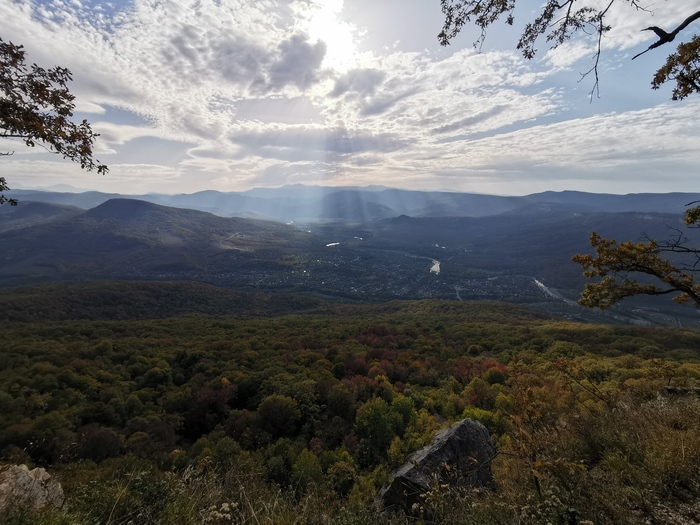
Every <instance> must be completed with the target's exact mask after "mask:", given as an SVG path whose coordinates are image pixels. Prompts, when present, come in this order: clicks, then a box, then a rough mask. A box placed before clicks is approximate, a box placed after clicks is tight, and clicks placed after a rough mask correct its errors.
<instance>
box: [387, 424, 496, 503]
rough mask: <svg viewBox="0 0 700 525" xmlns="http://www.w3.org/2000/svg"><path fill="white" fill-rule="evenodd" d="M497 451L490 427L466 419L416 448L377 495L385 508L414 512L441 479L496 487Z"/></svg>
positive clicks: (461, 483) (475, 485)
mask: <svg viewBox="0 0 700 525" xmlns="http://www.w3.org/2000/svg"><path fill="white" fill-rule="evenodd" d="M495 454H496V452H495V449H494V446H493V443H492V442H491V436H490V435H489V432H488V430H486V427H484V425H482V424H481V423H479V422H477V421H473V420H471V419H464V420H462V421H460V422H459V423H455V424H454V425H452V426H451V427H450V428H447V429H445V430H442V431H440V432H438V433H437V434H436V436H435V438H434V439H433V442H432V443H431V444H430V445H428V446H427V447H424V448H422V449H421V450H418V451H417V452H414V453H413V454H412V455H411V456H410V457H409V459H408V461H407V462H406V463H404V464H403V465H402V466H401V467H399V468H398V469H396V470H395V471H394V472H393V473H392V476H393V479H392V481H391V483H389V485H388V486H386V487H384V488H383V489H382V490H381V491H380V492H379V495H378V496H377V502H376V503H377V506H378V507H379V508H380V509H383V510H385V511H389V512H393V511H398V510H404V511H406V512H408V513H412V509H413V508H414V504H418V505H420V503H421V495H422V494H425V493H426V492H428V491H429V490H430V488H431V486H432V485H433V484H434V483H435V482H436V481H437V482H439V483H441V484H444V483H448V484H450V485H454V486H459V487H486V488H493V487H494V481H493V474H492V473H491V460H492V459H493V457H494V456H495Z"/></svg>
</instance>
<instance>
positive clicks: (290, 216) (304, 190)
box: [8, 185, 700, 222]
mask: <svg viewBox="0 0 700 525" xmlns="http://www.w3.org/2000/svg"><path fill="white" fill-rule="evenodd" d="M8 195H9V196H12V197H14V198H16V199H19V200H20V202H21V201H32V202H42V203H51V204H60V205H64V206H75V207H78V208H82V209H89V208H94V207H95V206H98V205H100V204H102V203H104V202H106V201H108V200H110V199H114V198H129V199H136V200H142V201H146V202H151V203H154V204H161V205H164V206H172V207H176V208H187V209H193V210H199V211H205V212H209V213H213V214H215V215H220V216H222V217H244V218H260V219H270V220H277V221H285V222H289V221H297V222H309V221H319V220H344V221H351V222H364V221H369V220H375V219H386V218H391V217H398V216H400V215H408V216H410V217H485V216H490V215H496V214H500V213H505V212H510V211H515V210H520V209H527V208H531V207H533V206H535V207H537V206H548V205H563V206H566V207H567V209H569V210H572V211H574V210H575V211H580V212H628V211H634V212H654V213H681V212H682V211H683V210H684V207H685V205H686V204H688V203H689V202H692V201H696V200H698V199H700V193H665V194H651V193H639V194H629V195H610V194H595V193H583V192H577V191H564V192H544V193H536V194H532V195H527V196H524V197H501V196H495V195H480V194H473V193H451V192H429V191H409V190H398V189H390V188H383V187H379V186H373V187H367V188H332V187H322V186H303V185H292V186H284V187H282V188H257V189H253V190H249V191H246V192H241V193H223V192H219V191H214V190H207V191H201V192H198V193H192V194H179V195H162V194H146V195H120V194H110V193H101V192H96V191H88V192H83V193H63V192H48V191H34V190H15V191H11V192H9V193H8Z"/></svg>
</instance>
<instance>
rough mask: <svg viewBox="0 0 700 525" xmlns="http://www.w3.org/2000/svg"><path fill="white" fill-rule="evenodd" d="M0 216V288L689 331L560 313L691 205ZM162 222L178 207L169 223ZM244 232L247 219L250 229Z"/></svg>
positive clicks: (39, 199)
mask: <svg viewBox="0 0 700 525" xmlns="http://www.w3.org/2000/svg"><path fill="white" fill-rule="evenodd" d="M12 195H13V196H15V197H16V198H18V199H19V200H20V205H19V206H17V207H9V206H6V207H3V208H0V217H1V222H0V242H2V243H3V245H4V246H12V249H11V250H6V251H5V253H4V254H3V256H2V260H1V261H0V280H1V282H2V284H3V286H5V287H12V286H27V285H34V284H42V283H50V282H57V281H58V282H70V281H89V280H157V281H187V280H193V281H200V282H203V283H208V284H211V285H215V286H218V287H223V288H228V289H234V290H240V291H256V292H274V293H278V292H281V293H287V294H303V295H307V296H314V297H318V298H323V299H326V300H331V301H341V302H381V301H388V300H392V299H425V298H439V299H449V300H456V301H463V300H474V299H489V300H503V301H509V302H515V303H521V304H527V305H531V306H534V307H536V308H539V309H543V310H546V311H548V312H551V313H554V314H558V315H564V316H566V317H569V318H572V319H580V320H588V321H592V320H595V321H604V322H618V323H633V324H641V325H653V324H671V325H678V324H680V325H687V326H696V325H697V323H698V316H697V314H696V312H695V311H694V310H693V309H692V308H687V307H680V306H678V305H675V303H673V302H671V301H670V300H669V299H665V298H663V299H656V300H654V301H649V300H647V301H644V300H636V301H628V302H626V303H623V304H622V305H620V306H618V307H616V308H614V309H613V310H611V311H608V312H599V311H597V310H591V309H588V308H582V307H579V306H578V305H576V304H575V301H576V300H577V299H578V297H579V295H580V292H581V290H582V288H583V285H584V282H585V280H584V279H583V277H582V275H581V268H580V266H579V265H576V264H574V263H572V262H571V257H572V256H573V255H574V254H577V253H587V252H590V246H589V245H588V238H589V235H590V233H591V232H592V231H596V232H597V233H599V234H601V235H602V236H604V237H606V238H614V239H620V240H635V241H637V240H641V239H643V238H644V237H645V236H646V237H648V238H655V239H659V240H664V239H667V238H669V237H670V236H672V235H674V234H677V231H678V230H682V231H683V234H684V235H686V234H687V235H689V236H691V238H692V234H693V233H694V231H693V230H687V229H686V228H685V227H684V226H683V224H682V216H681V215H680V212H681V211H682V210H683V205H684V204H686V203H688V202H691V201H693V200H697V199H698V198H700V195H697V194H680V193H679V194H637V195H599V194H587V193H580V192H561V193H557V192H547V193H543V194H534V195H529V196H523V197H499V196H489V195H476V194H461V193H449V192H416V191H405V190H394V189H387V188H381V187H370V188H342V189H337V188H324V187H305V186H301V185H297V186H292V187H283V188H278V189H258V190H251V191H248V192H244V193H220V192H216V191H207V192H201V193H196V194H181V195H159V194H149V195H136V196H134V195H132V196H121V195H115V194H103V193H99V192H87V193H58V192H39V191H15V192H12ZM175 206H177V207H175ZM252 217H255V218H252Z"/></svg>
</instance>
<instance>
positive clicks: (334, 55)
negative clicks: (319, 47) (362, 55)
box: [308, 0, 357, 71]
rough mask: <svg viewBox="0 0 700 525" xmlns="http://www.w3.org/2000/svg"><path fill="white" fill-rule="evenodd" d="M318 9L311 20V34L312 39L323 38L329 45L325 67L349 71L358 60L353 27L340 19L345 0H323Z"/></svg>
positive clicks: (309, 29)
mask: <svg viewBox="0 0 700 525" xmlns="http://www.w3.org/2000/svg"><path fill="white" fill-rule="evenodd" d="M316 5H317V6H318V10H317V11H316V12H315V13H314V15H313V16H312V17H311V20H310V21H309V27H308V31H309V36H310V37H311V40H312V41H315V40H322V41H323V42H325V43H326V46H328V48H327V50H326V58H325V59H324V61H323V65H324V66H325V67H331V68H333V69H336V70H339V71H347V70H348V69H350V68H351V67H352V66H353V65H355V62H356V61H357V56H356V51H355V39H354V36H353V28H352V26H351V25H350V24H348V23H347V22H344V21H342V20H341V19H340V12H341V11H342V9H343V0H321V1H319V2H317V3H316Z"/></svg>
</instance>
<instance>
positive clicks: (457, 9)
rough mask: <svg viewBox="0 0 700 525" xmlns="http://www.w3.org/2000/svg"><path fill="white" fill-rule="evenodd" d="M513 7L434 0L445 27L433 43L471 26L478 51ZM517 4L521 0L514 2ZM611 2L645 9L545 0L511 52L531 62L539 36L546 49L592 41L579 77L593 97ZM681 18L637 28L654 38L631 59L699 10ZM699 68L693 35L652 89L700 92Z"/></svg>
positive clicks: (508, 2) (509, 0)
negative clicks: (589, 83) (581, 38)
mask: <svg viewBox="0 0 700 525" xmlns="http://www.w3.org/2000/svg"><path fill="white" fill-rule="evenodd" d="M516 3H517V2H516V0H440V4H441V6H442V12H443V14H444V15H445V23H444V25H443V28H442V31H441V32H440V34H439V35H438V40H439V41H440V43H441V44H442V45H443V46H446V45H448V44H449V43H450V41H451V40H452V39H453V38H454V37H455V36H457V34H459V33H460V31H462V29H463V28H464V26H466V25H469V24H472V25H474V26H476V27H477V28H478V29H479V30H480V35H479V37H478V38H477V40H476V42H475V44H474V45H475V46H476V47H480V46H481V45H482V44H483V42H484V40H485V38H486V31H487V29H488V28H489V27H490V26H491V25H493V24H494V23H495V22H497V21H498V20H504V21H505V23H506V24H508V25H514V24H515V15H514V11H515V7H516ZM522 3H523V1H522V0H521V1H520V4H522ZM615 3H618V4H620V3H622V4H626V5H628V6H629V7H630V8H631V9H636V10H641V11H650V9H649V8H648V5H649V4H647V3H642V2H640V1H639V0H610V1H608V2H604V3H602V4H600V3H598V2H595V1H594V0H546V1H545V2H544V3H542V4H541V5H540V8H539V9H538V10H537V11H536V16H535V18H534V19H533V20H530V21H528V22H527V23H526V24H525V26H524V28H523V30H522V33H521V34H520V39H519V40H518V44H517V49H519V50H520V51H521V52H522V54H523V56H524V57H525V58H528V59H531V58H533V57H534V56H535V54H536V53H537V51H538V50H537V47H536V46H537V43H538V41H539V40H540V38H544V39H545V40H546V42H548V43H549V44H550V45H551V47H552V48H556V47H558V46H560V45H561V44H563V43H564V42H566V41H568V40H569V39H571V37H572V36H574V35H575V34H577V33H579V34H580V33H584V34H586V35H589V36H591V37H592V38H595V39H596V46H597V51H596V53H595V57H594V63H593V67H591V69H590V70H589V71H588V72H587V73H585V74H586V75H587V74H593V76H594V78H595V84H594V86H593V90H592V91H591V94H593V93H594V92H597V89H598V64H599V61H600V53H601V44H602V41H603V37H604V36H605V35H606V34H607V33H608V32H609V31H610V30H611V29H612V27H611V26H610V25H609V24H608V19H607V17H608V15H609V13H610V8H611V7H612V6H613V4H615ZM687 15H689V16H687V18H686V19H685V20H683V21H682V22H680V23H679V24H678V26H676V27H675V28H673V29H671V30H670V31H666V30H664V29H662V28H660V27H656V26H652V27H647V28H644V29H642V31H653V32H654V33H655V34H656V36H657V37H658V40H657V41H656V42H654V43H653V44H651V45H650V46H649V47H648V48H647V49H646V50H645V51H643V52H642V53H639V54H638V55H636V56H635V57H634V58H633V60H634V59H635V58H637V57H638V56H640V55H643V54H644V53H646V52H647V51H651V50H652V49H655V48H657V47H660V46H663V45H665V44H668V43H671V42H673V41H674V40H675V38H676V36H677V35H678V34H679V33H680V32H681V31H682V30H684V29H685V28H686V27H688V26H689V25H690V24H691V23H693V22H695V21H696V20H698V19H700V11H697V12H694V13H687ZM699 64H700V37H698V36H697V35H694V36H693V37H692V38H691V39H690V40H689V41H687V42H681V43H680V44H679V45H678V48H677V49H676V52H675V53H673V54H672V55H670V56H669V57H668V58H667V60H666V63H665V64H664V65H663V66H662V67H661V68H660V69H659V70H658V71H657V72H656V74H655V75H654V78H653V80H652V87H653V88H654V89H658V88H659V87H660V86H661V85H662V84H664V83H665V82H668V81H673V82H675V83H676V85H675V88H674V90H673V99H674V100H680V99H682V98H685V97H687V96H688V95H690V94H692V93H700V70H699V69H698V65H699Z"/></svg>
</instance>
